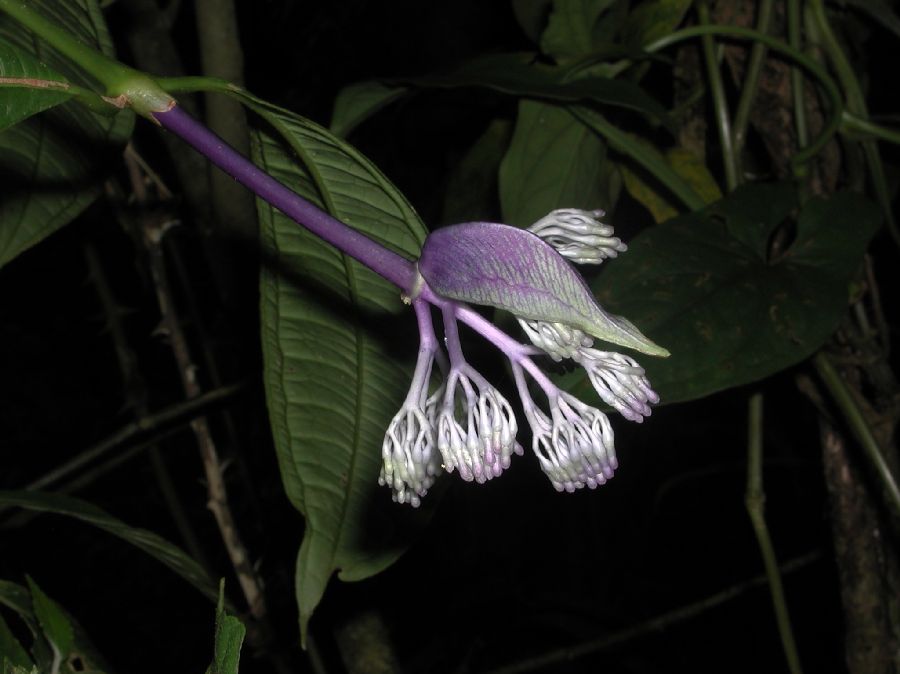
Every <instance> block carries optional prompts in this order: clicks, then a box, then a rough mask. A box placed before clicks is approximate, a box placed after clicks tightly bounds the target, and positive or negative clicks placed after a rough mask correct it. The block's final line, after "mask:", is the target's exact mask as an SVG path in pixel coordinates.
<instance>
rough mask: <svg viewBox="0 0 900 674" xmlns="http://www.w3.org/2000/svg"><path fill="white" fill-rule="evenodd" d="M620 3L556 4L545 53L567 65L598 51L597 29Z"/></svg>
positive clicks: (564, 0)
mask: <svg viewBox="0 0 900 674" xmlns="http://www.w3.org/2000/svg"><path fill="white" fill-rule="evenodd" d="M615 2H616V0H554V1H553V10H552V11H551V12H550V20H549V21H548V23H547V28H546V29H545V30H544V33H543V34H542V35H541V51H542V52H544V53H545V54H547V55H548V56H552V57H553V58H554V59H556V60H557V61H564V60H567V59H572V58H575V57H578V56H582V55H584V54H587V53H589V52H592V51H594V49H595V47H596V46H597V44H596V42H595V35H594V27H595V26H596V25H597V22H598V20H599V19H600V15H601V14H603V13H604V12H605V11H606V10H607V9H609V7H610V6H611V5H613V4H614V3H615Z"/></svg>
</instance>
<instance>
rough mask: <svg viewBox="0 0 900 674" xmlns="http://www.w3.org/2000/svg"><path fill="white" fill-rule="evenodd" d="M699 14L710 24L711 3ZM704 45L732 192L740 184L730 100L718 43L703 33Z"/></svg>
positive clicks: (725, 164) (728, 185) (723, 161)
mask: <svg viewBox="0 0 900 674" xmlns="http://www.w3.org/2000/svg"><path fill="white" fill-rule="evenodd" d="M697 14H698V15H699V18H700V23H701V24H703V25H707V26H708V25H710V18H709V5H708V4H707V3H706V2H701V3H700V4H698V5H697ZM700 42H701V43H702V45H703V60H704V62H705V63H706V77H707V79H708V80H709V90H710V93H711V94H712V104H713V111H714V117H715V120H716V131H718V135H719V145H720V146H721V148H722V164H723V166H724V167H725V185H726V187H727V188H728V191H729V192H731V191H733V190H734V188H736V187H737V186H738V170H737V160H736V158H735V153H734V145H733V144H732V142H731V140H732V136H731V119H730V116H729V114H728V101H727V100H725V86H724V85H723V84H722V71H721V69H720V68H719V61H718V59H717V58H716V45H715V42H714V41H713V38H712V35H708V34H707V35H703V36H702V37H701V38H700Z"/></svg>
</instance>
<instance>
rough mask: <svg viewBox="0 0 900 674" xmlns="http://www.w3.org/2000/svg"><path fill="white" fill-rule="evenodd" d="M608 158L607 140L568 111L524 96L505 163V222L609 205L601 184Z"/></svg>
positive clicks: (502, 187) (522, 222) (516, 222)
mask: <svg viewBox="0 0 900 674" xmlns="http://www.w3.org/2000/svg"><path fill="white" fill-rule="evenodd" d="M605 160H606V147H605V145H604V144H603V141H602V140H601V139H600V138H599V137H598V136H597V135H596V134H595V133H594V132H593V131H591V130H590V129H589V128H588V127H586V126H585V125H584V124H582V123H581V122H579V121H578V120H577V119H575V118H574V117H573V116H572V115H571V113H569V111H568V110H566V109H565V108H563V107H559V106H556V105H550V104H547V103H540V102H538V101H521V102H520V103H519V115H518V117H517V119H516V128H515V131H514V132H513V137H512V141H511V142H510V146H509V150H508V151H507V153H506V156H504V158H503V161H502V162H501V163H500V173H499V188H500V207H501V210H502V212H503V221H504V222H506V223H508V224H510V225H516V226H518V227H528V226H530V225H531V224H532V223H534V222H536V221H537V220H538V219H540V218H542V217H544V216H545V215H547V213H549V212H550V211H552V210H553V209H554V208H563V207H565V208H583V209H594V208H600V207H604V206H607V207H608V206H609V204H608V203H606V202H605V200H604V198H603V197H604V194H605V193H606V192H605V191H604V189H603V183H602V175H603V173H602V169H603V163H604V161H605Z"/></svg>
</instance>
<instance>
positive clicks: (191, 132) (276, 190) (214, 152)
mask: <svg viewBox="0 0 900 674" xmlns="http://www.w3.org/2000/svg"><path fill="white" fill-rule="evenodd" d="M153 118H154V119H156V120H157V121H158V122H159V123H160V124H161V125H162V126H163V127H165V128H166V129H168V130H169V131H171V132H172V133H174V134H175V135H177V136H179V137H180V138H182V139H183V140H184V141H185V142H187V143H188V144H189V145H191V146H192V147H193V148H194V149H196V150H197V151H198V152H200V153H201V154H202V155H204V156H205V157H206V158H207V159H209V161H211V162H212V163H213V164H215V165H216V166H218V167H219V168H220V169H222V170H223V171H225V173H227V174H228V175H230V176H232V177H233V178H234V179H235V180H237V181H238V182H239V183H241V184H242V185H244V186H245V187H247V188H248V189H249V190H251V191H252V192H253V193H254V194H256V195H257V196H258V197H259V198H260V199H263V200H264V201H267V202H268V203H270V204H272V205H273V206H274V207H275V208H277V209H279V210H280V211H281V212H282V213H284V214H285V215H287V216H288V217H289V218H291V219H292V220H294V222H296V223H297V224H299V225H301V226H303V227H305V228H306V229H308V230H309V231H311V232H312V233H313V234H315V235H316V236H318V237H319V238H321V239H322V240H323V241H326V242H328V243H330V244H331V245H333V246H334V247H335V248H337V249H338V250H340V251H341V252H343V253H346V254H347V255H349V256H350V257H352V258H354V259H356V260H358V261H359V262H361V263H362V264H364V265H366V266H367V267H369V268H370V269H372V270H373V271H374V272H376V273H377V274H379V275H380V276H382V277H384V278H385V279H387V280H388V281H390V282H391V283H393V284H394V285H396V286H398V287H399V288H400V289H401V290H403V291H404V292H407V293H408V292H410V291H411V290H412V287H413V284H414V281H415V279H416V276H417V274H418V273H417V272H416V269H415V266H414V265H413V263H412V262H410V261H409V260H407V259H406V258H404V257H402V256H400V255H398V254H397V253H395V252H393V251H391V250H388V249H387V248H385V247H383V246H381V245H380V244H378V243H376V242H375V241H373V240H372V239H370V238H369V237H367V236H365V235H364V234H361V233H359V232H357V231H356V230H354V229H352V228H350V227H348V226H347V225H345V224H344V223H342V222H341V221H340V220H337V219H336V218H333V217H331V216H330V215H328V214H327V213H325V212H324V211H322V210H320V209H319V208H317V207H316V206H314V205H313V204H311V203H310V202H308V201H306V200H305V199H303V198H302V197H301V196H300V195H298V194H296V193H294V192H293V191H291V190H290V189H288V188H287V187H285V186H284V185H283V184H281V183H280V182H278V181H277V180H275V179H274V178H273V177H271V176H270V175H268V174H267V173H265V172H263V171H261V170H260V169H258V168H257V167H256V166H255V165H254V164H253V163H252V162H251V161H250V160H249V159H247V158H245V157H244V156H242V155H241V154H240V153H239V152H237V151H236V150H234V149H233V148H231V147H229V146H228V144H227V143H225V142H224V141H222V139H221V138H219V137H218V136H216V135H215V134H214V133H212V132H211V131H210V130H209V129H207V128H206V127H204V126H203V125H202V124H200V123H199V122H197V121H196V120H194V119H193V118H191V116H190V115H188V114H187V113H185V112H184V111H183V110H181V109H180V108H179V107H178V106H177V105H176V106H174V107H172V108H171V109H170V110H167V111H165V112H154V113H153Z"/></svg>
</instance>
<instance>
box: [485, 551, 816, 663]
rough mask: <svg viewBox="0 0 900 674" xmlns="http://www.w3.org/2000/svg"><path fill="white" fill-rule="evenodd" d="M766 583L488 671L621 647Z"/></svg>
mask: <svg viewBox="0 0 900 674" xmlns="http://www.w3.org/2000/svg"><path fill="white" fill-rule="evenodd" d="M820 557H821V553H820V552H819V551H818V550H817V551H814V552H810V553H807V554H805V555H802V556H800V557H795V558H794V559H792V560H790V561H788V562H786V563H785V564H783V565H782V566H781V568H780V569H779V571H780V573H781V574H783V575H787V574H789V573H793V572H794V571H798V570H800V569H802V568H804V567H807V566H809V565H810V564H812V563H813V562H815V561H816V560H818V559H819V558H820ZM768 582H769V579H768V577H767V576H765V575H759V576H755V577H753V578H750V579H748V580H745V581H742V582H740V583H737V584H736V585H732V586H731V587H729V588H727V589H725V590H722V591H721V592H717V593H716V594H713V595H710V596H708V597H706V598H704V599H701V600H700V601H697V602H694V603H692V604H688V605H686V606H682V607H681V608H677V609H675V610H673V611H668V612H667V613H663V614H661V615H658V616H656V617H654V618H650V619H649V620H645V621H644V622H642V623H639V624H637V625H634V626H632V627H627V628H625V629H624V630H620V631H618V632H613V633H612V634H607V635H605V636H602V637H599V638H597V639H592V640H590V641H585V642H583V643H581V644H579V645H577V646H572V647H571V648H561V649H559V650H555V651H550V652H549V653H545V654H543V655H540V656H537V657H534V658H528V659H525V660H520V661H519V662H515V663H513V664H510V665H506V666H505V667H501V668H500V669H495V670H491V671H490V672H489V674H518V673H519V672H532V671H534V670H536V669H540V668H542V667H549V666H550V665H557V664H559V663H563V662H570V661H572V660H576V659H577V658H581V657H584V656H585V655H590V654H591V653H596V652H597V651H602V650H606V649H608V648H612V647H613V646H621V645H622V644H624V643H627V642H629V641H633V640H635V639H639V638H640V637H644V636H647V635H649V634H655V633H657V632H661V631H662V630H664V629H666V628H669V627H672V626H673V625H677V624H678V623H681V622H684V621H686V620H689V619H691V618H694V617H696V616H698V615H701V614H702V613H705V612H706V611H709V610H710V609H713V608H716V607H718V606H721V605H722V604H725V603H727V602H729V601H732V600H733V599H737V598H738V597H740V596H741V595H743V594H745V593H747V592H749V591H750V590H753V589H756V588H757V587H762V586H763V585H766V584H768Z"/></svg>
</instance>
